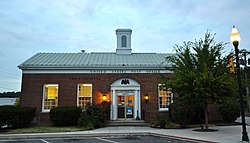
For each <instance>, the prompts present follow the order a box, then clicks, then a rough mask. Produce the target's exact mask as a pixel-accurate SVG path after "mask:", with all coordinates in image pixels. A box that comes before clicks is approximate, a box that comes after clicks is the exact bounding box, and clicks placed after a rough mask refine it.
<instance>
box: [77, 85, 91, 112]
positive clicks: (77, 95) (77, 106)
mask: <svg viewBox="0 0 250 143" xmlns="http://www.w3.org/2000/svg"><path fill="white" fill-rule="evenodd" d="M79 85H86V86H91V100H90V104H91V105H92V100H93V85H92V84H84V83H79V84H77V99H76V100H77V103H76V105H77V107H79ZM81 97H89V96H81Z"/></svg>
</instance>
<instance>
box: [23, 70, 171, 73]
mask: <svg viewBox="0 0 250 143" xmlns="http://www.w3.org/2000/svg"><path fill="white" fill-rule="evenodd" d="M22 73H23V74H71V73H84V74H124V73H126V74H145V73H146V74H158V73H173V72H172V71H170V70H166V69H114V70H111V69H93V70H89V69H88V70H87V69H86V70H85V69H81V70H73V69H68V70H67V69H58V70H55V69H25V70H22Z"/></svg>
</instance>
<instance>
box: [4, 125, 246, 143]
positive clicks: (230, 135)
mask: <svg viewBox="0 0 250 143" xmlns="http://www.w3.org/2000/svg"><path fill="white" fill-rule="evenodd" d="M193 129H194V128H193ZM193 129H156V128H150V127H135V126H129V127H126V126H118V127H105V128H99V129H95V130H91V131H79V132H63V133H33V134H0V141H1V140H10V139H35V138H74V137H97V136H116V135H160V136H167V137H174V138H179V139H185V140H193V141H197V142H221V143H238V142H241V137H242V133H241V132H242V130H241V126H240V125H237V126H214V127H211V129H216V130H218V131H215V132H196V131H193ZM249 130H250V127H249V126H247V131H248V135H249V133H250V132H249Z"/></svg>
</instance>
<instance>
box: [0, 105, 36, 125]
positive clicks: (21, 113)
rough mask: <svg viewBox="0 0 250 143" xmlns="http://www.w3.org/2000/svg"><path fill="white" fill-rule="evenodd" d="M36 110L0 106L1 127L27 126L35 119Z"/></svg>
mask: <svg viewBox="0 0 250 143" xmlns="http://www.w3.org/2000/svg"><path fill="white" fill-rule="evenodd" d="M35 113H36V108H32V107H16V106H9V105H5V106H0V126H3V125H7V126H8V127H13V128H20V127H25V126H27V125H28V124H29V123H30V122H31V121H32V119H33V118H34V117H35Z"/></svg>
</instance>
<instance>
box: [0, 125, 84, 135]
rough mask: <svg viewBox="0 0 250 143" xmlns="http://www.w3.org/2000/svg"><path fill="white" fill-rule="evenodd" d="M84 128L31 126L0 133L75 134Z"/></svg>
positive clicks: (6, 129)
mask: <svg viewBox="0 0 250 143" xmlns="http://www.w3.org/2000/svg"><path fill="white" fill-rule="evenodd" d="M84 130H85V129H84V128H80V127H77V126H70V127H53V126H32V127H26V128H20V129H9V128H5V129H0V133H3V134H24V133H52V132H75V131H84Z"/></svg>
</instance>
